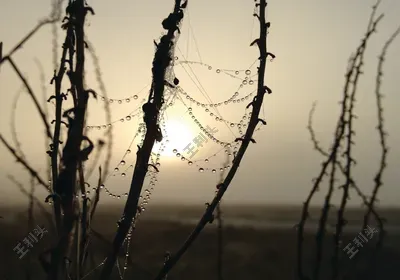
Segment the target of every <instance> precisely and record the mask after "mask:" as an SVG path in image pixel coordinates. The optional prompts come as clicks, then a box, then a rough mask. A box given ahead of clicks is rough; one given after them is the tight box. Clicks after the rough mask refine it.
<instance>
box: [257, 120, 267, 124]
mask: <svg viewBox="0 0 400 280" xmlns="http://www.w3.org/2000/svg"><path fill="white" fill-rule="evenodd" d="M258 121H259V122H261V123H262V124H263V125H267V122H266V121H264V120H263V119H258Z"/></svg>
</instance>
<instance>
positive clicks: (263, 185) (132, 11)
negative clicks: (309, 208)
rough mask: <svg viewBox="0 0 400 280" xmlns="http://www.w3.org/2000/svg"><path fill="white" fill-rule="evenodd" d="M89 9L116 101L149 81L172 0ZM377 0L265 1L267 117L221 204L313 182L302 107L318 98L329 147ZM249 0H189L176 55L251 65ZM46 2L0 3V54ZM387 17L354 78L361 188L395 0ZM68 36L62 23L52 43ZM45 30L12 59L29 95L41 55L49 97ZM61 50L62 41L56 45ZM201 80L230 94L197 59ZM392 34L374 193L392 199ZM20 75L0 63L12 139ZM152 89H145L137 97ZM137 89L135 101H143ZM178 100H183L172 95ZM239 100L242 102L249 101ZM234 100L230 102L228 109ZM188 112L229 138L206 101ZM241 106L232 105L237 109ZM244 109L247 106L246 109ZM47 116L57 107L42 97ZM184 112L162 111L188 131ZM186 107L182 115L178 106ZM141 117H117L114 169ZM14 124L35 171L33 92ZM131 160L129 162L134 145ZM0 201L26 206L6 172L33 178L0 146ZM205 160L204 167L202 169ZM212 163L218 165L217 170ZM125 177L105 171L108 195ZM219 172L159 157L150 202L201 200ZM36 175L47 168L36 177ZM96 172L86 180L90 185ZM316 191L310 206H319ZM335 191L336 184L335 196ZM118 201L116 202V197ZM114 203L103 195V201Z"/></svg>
mask: <svg viewBox="0 0 400 280" xmlns="http://www.w3.org/2000/svg"><path fill="white" fill-rule="evenodd" d="M87 2H88V4H89V5H91V6H93V8H94V10H95V12H96V16H94V17H90V16H89V17H88V21H87V25H86V30H87V35H88V38H89V39H90V42H91V43H92V44H93V45H94V47H95V50H96V53H97V55H98V57H99V58H100V65H101V70H102V73H103V78H104V81H105V84H106V88H107V92H108V95H109V97H110V98H113V99H123V98H125V97H127V96H132V95H134V94H136V93H137V92H139V91H140V90H141V89H142V88H143V87H145V86H146V85H147V84H149V83H150V81H151V63H152V59H153V56H154V47H153V46H154V45H153V40H154V39H157V38H158V37H159V36H160V35H161V31H162V27H161V21H162V19H164V17H165V15H166V12H168V11H170V10H171V9H172V5H173V3H172V2H171V1H157V9H155V8H154V2H153V1H128V0H123V1H122V0H121V1H118V4H116V3H115V2H112V1H98V0H88V1H87ZM374 3H375V1H374V0H368V1H365V0H353V1H345V0H340V1H318V0H308V1H289V0H279V1H278V0H275V1H273V0H272V1H269V3H268V8H267V11H268V13H267V20H268V21H270V22H271V31H270V34H269V36H268V50H269V51H271V52H273V53H274V54H275V55H276V56H277V58H276V59H275V60H274V61H273V62H270V63H268V65H267V74H266V84H267V85H268V86H269V87H270V88H271V89H272V90H273V93H272V94H271V95H266V98H265V101H264V109H263V111H264V114H265V119H266V121H267V123H268V125H267V126H264V127H262V129H261V131H258V132H257V133H256V134H255V136H254V138H255V139H256V141H257V144H255V145H250V147H249V149H248V151H247V153H246V155H245V157H244V159H243V161H242V163H241V165H240V168H239V171H238V173H237V175H236V177H235V179H234V180H233V182H232V184H231V186H230V187H229V189H228V191H227V193H226V195H225V196H224V201H225V202H227V203H246V204H249V203H250V204H297V205H300V204H301V203H302V202H303V201H304V200H305V197H306V195H307V194H308V192H309V190H310V188H311V179H312V178H313V177H314V176H316V174H317V172H318V171H319V169H320V164H321V162H322V160H323V158H322V157H321V156H320V155H319V154H318V153H317V152H316V151H314V150H313V146H312V143H311V141H310V137H309V133H308V131H307V129H306V126H307V122H308V114H309V111H310V109H311V105H312V103H313V102H314V101H318V106H317V109H316V113H315V118H314V129H315V132H316V134H317V137H318V138H319V140H320V143H321V145H322V146H323V147H325V148H326V149H327V148H328V147H329V145H330V144H331V141H332V137H333V131H334V128H335V125H336V122H337V117H338V114H339V104H338V102H339V101H340V100H341V98H342V89H343V84H344V73H345V70H346V66H347V61H348V58H349V56H350V54H351V53H352V52H353V51H354V50H355V48H356V46H357V45H358V43H359V41H360V40H361V38H362V36H363V35H364V33H365V31H366V28H367V23H368V18H369V15H370V12H371V6H372V5H373V4H374ZM253 9H254V3H253V1H243V0H221V1H211V0H207V1H194V0H192V1H190V3H189V8H188V13H187V14H186V15H185V20H184V22H183V25H182V28H181V30H182V34H181V36H180V38H179V41H178V46H179V48H180V50H181V51H182V53H177V54H176V55H177V56H178V57H179V59H180V60H185V59H186V60H191V61H202V62H203V63H206V64H209V65H213V70H215V69H217V68H221V69H247V68H248V67H249V66H250V65H251V64H252V63H253V62H254V60H255V59H257V57H258V49H257V48H256V47H249V45H250V43H251V42H252V41H253V40H254V39H255V38H257V36H258V25H257V22H255V21H254V19H253V17H252V14H253ZM49 11H50V1H47V0H40V1H22V0H3V1H2V3H1V14H2V16H1V17H0V26H1V28H0V41H2V42H3V53H4V54H7V53H8V51H9V50H10V49H11V48H12V47H14V45H15V44H16V43H17V42H19V40H20V39H21V38H22V37H23V36H25V35H26V34H27V33H28V32H29V31H30V30H31V28H32V27H33V26H34V25H35V24H36V23H37V22H38V20H39V19H41V18H44V17H45V16H47V15H48V13H49ZM379 11H380V12H383V13H384V14H385V17H384V19H383V21H382V22H381V23H380V24H379V26H378V33H377V34H375V35H374V36H373V38H372V40H371V41H370V43H369V44H368V49H367V53H366V57H365V66H364V73H365V74H364V75H363V77H362V79H361V83H360V86H359V91H358V97H357V103H356V114H357V115H358V119H357V120H356V121H355V123H356V126H355V130H356V133H357V135H356V139H355V142H356V146H355V148H354V152H355V154H354V155H355V158H356V159H357V162H358V164H357V166H356V167H355V171H354V174H355V175H354V177H355V178H356V180H357V183H358V185H359V186H360V187H361V188H362V190H363V191H364V192H365V193H367V194H368V193H370V191H371V190H372V187H373V178H374V176H375V173H376V171H377V170H378V164H379V162H378V159H379V155H380V150H379V142H378V134H377V133H376V129H375V127H376V125H377V120H376V115H377V112H376V105H375V95H374V86H375V75H376V66H377V62H378V59H377V57H378V55H379V54H380V51H381V48H382V47H383V44H384V42H385V41H386V40H387V39H388V38H389V36H390V35H391V34H392V33H393V32H394V30H395V29H396V28H397V27H398V25H399V24H400V22H399V18H398V14H399V11H400V2H399V1H396V0H385V1H383V2H382V5H381V6H380V9H379ZM63 36H64V33H62V32H61V29H60V30H59V40H58V44H59V46H60V42H61V40H62V38H63ZM51 40H52V39H51V28H50V26H47V27H45V28H43V29H42V30H41V31H40V32H39V33H38V34H36V35H35V36H34V37H33V38H32V39H31V40H30V41H29V42H28V43H27V44H26V45H25V46H24V48H23V49H21V50H19V51H18V52H17V53H16V54H15V55H14V56H13V57H14V59H15V61H16V63H17V64H18V65H19V66H20V68H21V69H22V71H23V73H25V74H26V76H27V77H28V80H29V82H30V84H31V85H32V87H33V88H34V90H35V92H36V93H37V94H38V95H39V94H41V91H40V90H41V86H42V85H41V82H40V72H39V70H38V66H37V64H36V60H39V61H40V62H41V64H42V65H43V69H44V73H45V75H46V76H45V81H46V83H45V86H46V90H47V96H50V95H51V94H52V90H53V87H52V85H50V83H49V82H50V79H51V78H52V75H53V70H54V69H52V68H53V67H52V54H51V52H52V50H51V48H52V45H51ZM59 51H61V48H59ZM86 65H87V66H86V69H87V81H86V82H87V84H88V85H89V87H92V88H95V89H96V88H97V83H96V80H95V76H94V74H93V73H94V68H93V66H92V64H91V63H90V62H89V63H87V64H86ZM179 67H180V66H177V67H176V70H175V71H176V73H177V76H178V77H179V79H180V80H181V82H182V87H183V88H184V89H185V90H186V91H187V92H190V94H191V95H192V96H193V97H195V98H196V99H198V100H201V101H203V102H206V101H205V100H204V99H203V97H202V95H201V94H200V93H199V92H196V90H197V88H196V87H195V86H194V85H193V83H192V82H191V80H190V79H189V78H188V77H187V76H185V72H184V71H182V69H180V68H179ZM193 70H194V71H195V72H196V73H197V75H198V78H199V79H200V81H201V83H202V85H203V86H204V88H205V89H206V90H207V93H208V95H209V96H210V97H211V99H212V101H213V102H221V101H223V100H225V99H227V98H229V97H230V96H231V95H232V92H234V91H235V89H236V88H237V86H238V82H237V81H235V80H232V79H229V78H226V77H221V75H218V74H216V73H215V71H207V70H205V69H204V67H201V66H193ZM399 71H400V42H398V41H396V42H395V43H394V44H393V45H392V47H391V49H390V51H389V54H388V57H387V61H386V62H385V65H384V78H383V86H382V92H383V94H384V95H385V99H384V100H383V104H384V109H385V112H384V115H385V125H386V128H387V131H388V133H389V137H388V146H389V147H390V152H389V156H388V167H387V169H386V170H385V173H384V178H383V180H384V186H383V187H382V188H381V190H380V193H379V199H380V205H385V206H398V201H399V198H400V188H399V176H400V175H399V166H400V147H399V143H400V130H399V122H398V117H397V116H398V106H399V104H400V95H399V83H400V82H399V79H398V78H399V76H398V73H399ZM20 88H21V82H20V80H19V79H18V77H17V76H16V75H15V73H14V72H13V71H12V70H11V69H10V67H9V65H8V64H7V63H6V64H5V65H3V66H2V69H1V72H0V92H1V93H2V94H1V95H0V112H1V113H0V114H1V118H0V131H1V133H2V134H3V135H4V136H5V137H6V138H7V139H11V133H10V120H11V117H10V116H11V112H12V104H13V100H14V96H15V94H16V93H17V92H18V91H19V89H20ZM147 94H148V91H147V90H146V91H144V92H141V95H139V97H140V98H143V97H146V96H147ZM140 98H139V100H140ZM89 103H90V105H89V118H88V125H91V124H96V125H97V124H104V123H105V122H106V120H105V114H104V112H103V105H102V101H101V100H98V101H95V100H94V99H91V100H90V102H89ZM115 103H116V102H114V103H113V104H111V110H112V120H119V119H120V118H121V117H123V116H125V115H126V114H128V113H129V112H131V111H132V110H134V109H135V108H136V107H137V106H136V105H135V103H134V102H130V103H129V104H121V105H119V104H115ZM177 103H179V102H177ZM246 104H247V103H246ZM246 104H243V103H242V104H240V106H239V107H236V108H239V109H234V108H230V107H229V106H228V107H227V108H228V109H221V110H220V112H221V114H222V115H223V116H224V118H226V119H229V120H233V121H235V122H237V121H238V120H240V118H241V116H242V111H243V107H244V106H245V105H246ZM229 108H230V109H229ZM193 110H194V113H195V114H196V112H199V113H197V115H199V116H201V122H202V123H204V124H208V125H209V126H210V127H218V130H219V131H218V132H217V134H216V137H217V138H219V139H222V140H223V141H227V142H230V141H232V140H234V139H235V137H234V136H233V135H232V134H231V133H230V132H229V130H227V129H226V127H224V126H222V125H221V124H216V123H215V122H214V121H213V119H212V118H209V117H208V116H206V115H205V114H202V113H204V110H202V109H201V108H198V107H196V106H193ZM239 110H240V111H239ZM243 112H244V111H243ZM49 113H50V115H51V114H53V113H54V109H53V108H52V107H51V105H49ZM186 113H187V112H186V110H185V108H183V107H179V106H178V105H177V106H176V107H174V108H172V109H169V112H168V118H169V119H174V120H179V121H180V122H181V123H182V124H183V125H184V126H186V127H187V129H188V130H191V131H192V132H191V133H192V135H193V136H196V135H197V134H198V132H199V130H198V129H197V127H196V126H195V124H194V123H193V121H192V120H191V119H190V117H189V116H188V115H187V114H186ZM185 114H186V115H185ZM137 124H138V122H137V121H132V122H125V123H117V124H116V125H115V126H114V148H113V158H112V165H111V168H112V169H113V168H114V166H115V165H117V164H118V162H119V161H120V159H121V157H122V156H123V154H124V153H125V151H126V149H127V147H128V145H129V143H130V141H131V138H132V136H133V135H134V133H135V131H136V129H137ZM16 125H17V132H18V136H19V139H20V141H21V145H22V149H23V150H24V151H25V153H26V155H27V159H28V161H29V162H30V163H31V164H32V165H33V166H34V167H36V168H37V169H38V170H39V171H40V173H41V174H45V170H46V157H47V155H46V154H45V151H46V147H45V145H44V133H43V131H44V129H43V126H42V124H41V123H40V119H39V117H38V114H37V112H36V111H35V108H34V107H33V105H32V102H31V99H30V98H29V96H28V95H27V94H26V93H25V92H23V93H22V95H21V98H20V99H19V101H18V109H17V118H16ZM102 133H103V132H102V131H98V132H97V131H94V132H93V131H90V132H88V135H89V136H90V137H91V138H93V139H94V140H95V139H99V138H102ZM133 147H134V148H133V150H132V153H131V155H130V160H132V161H133V162H134V158H135V151H136V150H135V149H136V148H135V147H136V145H134V146H133ZM219 150H220V148H219V147H218V146H216V145H214V144H211V143H210V142H209V143H208V144H207V145H206V146H205V147H204V148H202V149H200V151H199V153H198V154H196V158H195V159H204V158H206V157H208V156H210V155H213V154H214V153H216V152H218V151H219ZM0 158H1V160H0V186H1V188H0V203H1V204H2V205H15V204H19V203H26V202H27V199H26V197H25V196H22V195H21V194H20V192H19V191H18V190H17V189H16V187H15V186H14V185H13V184H12V183H11V182H10V181H9V180H8V179H7V175H8V174H12V175H13V176H15V177H16V178H18V180H19V181H20V182H22V183H26V184H27V185H28V184H29V176H28V174H27V172H26V171H25V170H24V169H23V168H22V167H21V166H20V165H19V164H18V163H16V162H15V160H14V158H13V157H12V156H11V155H10V153H9V152H8V151H7V150H6V149H5V148H4V147H3V146H0ZM224 161H225V157H224V154H223V153H222V154H219V156H217V157H215V160H213V161H210V163H208V165H209V166H215V168H219V167H220V166H221V165H222V164H223V162H224ZM209 166H208V167H209ZM213 168H214V167H213ZM131 176H132V174H131V173H128V174H127V176H126V177H124V178H122V177H121V176H116V177H111V178H110V179H109V180H107V182H106V186H107V188H109V189H110V190H111V191H113V192H115V193H125V192H127V191H128V190H129V185H130V179H131ZM218 176H219V174H218V172H217V174H212V173H211V172H204V173H199V171H198V168H195V167H190V166H188V165H187V164H186V163H184V162H182V161H181V160H179V158H176V157H174V156H167V155H164V156H162V157H161V166H160V175H159V177H158V183H157V185H156V186H155V189H154V192H153V194H152V200H151V201H150V204H152V203H169V202H178V203H180V204H189V203H204V202H206V201H208V200H209V199H210V198H211V197H212V196H213V192H214V190H215V184H216V182H217V180H218V178H219V177H218ZM43 177H44V176H43ZM96 177H97V174H94V175H93V176H92V177H91V180H90V181H89V182H90V183H91V184H95V183H96V181H97V178H96ZM324 193H325V192H324V191H321V192H319V193H318V194H317V196H316V198H315V199H314V200H313V203H314V204H320V203H321V201H322V199H323V195H324ZM36 195H37V197H39V198H40V199H43V200H44V198H45V197H46V192H45V191H44V190H43V188H41V187H39V188H37V192H36ZM339 195H340V196H341V192H336V195H335V196H334V197H335V198H336V200H335V198H334V201H337V199H338V197H339ZM350 196H351V198H352V200H351V201H350V202H349V204H350V205H353V206H357V205H360V203H361V201H360V200H359V199H358V198H357V197H356V195H355V194H353V193H352V194H351V195H350ZM121 200H122V199H121ZM108 203H122V201H118V200H116V199H113V198H109V197H108V196H103V197H102V198H101V200H100V204H108Z"/></svg>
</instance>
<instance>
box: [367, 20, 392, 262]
mask: <svg viewBox="0 0 400 280" xmlns="http://www.w3.org/2000/svg"><path fill="white" fill-rule="evenodd" d="M399 34H400V27H398V28H397V29H396V31H395V32H394V33H393V34H392V35H391V36H390V38H389V39H388V40H387V41H386V43H385V44H384V46H383V48H382V51H381V54H380V56H379V62H378V67H377V73H376V81H375V97H376V107H377V117H378V126H377V127H376V129H377V130H378V134H379V140H380V146H381V158H380V165H379V169H378V171H377V174H376V175H375V178H374V183H375V186H374V189H373V191H372V196H371V198H370V200H369V202H368V204H367V206H368V207H367V210H366V213H365V216H364V221H363V229H365V228H366V227H367V225H368V223H369V219H370V216H371V213H372V214H373V215H374V216H375V213H374V212H375V211H374V203H375V201H376V200H377V195H378V191H379V188H380V187H381V186H382V185H383V182H382V176H383V172H384V170H385V168H386V166H387V154H388V151H389V147H388V146H387V142H386V138H387V132H386V131H385V127H384V118H383V105H382V99H383V95H382V93H381V86H382V76H383V64H384V61H385V57H386V54H387V51H388V49H389V47H390V45H391V44H392V43H393V41H394V40H395V39H396V37H397V36H398V35H399ZM378 225H379V227H380V230H379V232H378V242H377V244H376V247H377V250H378V249H379V248H380V247H381V246H382V243H383V238H384V236H385V232H384V231H383V221H382V220H381V219H380V220H378ZM376 258H377V254H376V253H375V254H374V255H373V258H372V260H371V264H372V267H375V263H376Z"/></svg>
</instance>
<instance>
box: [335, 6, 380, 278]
mask: <svg viewBox="0 0 400 280" xmlns="http://www.w3.org/2000/svg"><path fill="white" fill-rule="evenodd" d="M376 9H377V6H374V8H373V11H376ZM374 15H375V13H374V12H373V16H374ZM382 17H383V15H380V16H379V17H378V18H377V19H376V20H374V18H373V17H371V19H370V24H369V27H370V29H369V30H368V31H367V34H366V36H365V37H364V39H363V41H362V43H361V45H360V47H359V50H358V53H359V55H358V57H355V60H358V61H357V63H356V65H355V66H354V72H355V73H354V77H353V81H352V84H353V88H352V92H351V95H350V105H349V108H348V112H347V115H348V119H347V123H346V124H347V135H346V138H347V143H346V146H347V147H346V151H345V152H344V155H345V158H346V167H345V177H346V182H345V184H344V185H343V195H342V200H341V203H340V208H339V211H338V215H337V217H338V218H337V224H336V233H335V247H336V248H335V251H334V255H333V279H337V277H338V275H339V272H338V271H339V268H338V264H339V252H340V250H341V248H340V240H341V237H342V232H343V227H344V226H345V225H346V224H347V221H346V220H345V219H344V211H345V208H346V204H347V201H348V200H349V197H348V196H349V188H350V186H351V184H352V178H351V170H352V167H353V165H354V164H356V161H355V159H354V157H353V156H352V146H353V145H354V144H355V143H354V141H353V136H354V135H355V132H354V129H353V120H354V118H356V115H355V114H354V112H353V111H354V106H355V105H354V104H355V96H356V93H357V85H358V80H359V77H360V75H361V74H362V71H361V67H362V66H363V64H364V53H365V49H366V44H367V40H368V38H369V36H370V35H371V34H372V33H373V32H376V25H377V24H378V22H379V21H380V20H381V19H382Z"/></svg>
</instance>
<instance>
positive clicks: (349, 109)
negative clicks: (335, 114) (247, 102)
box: [297, 5, 383, 280]
mask: <svg viewBox="0 0 400 280" xmlns="http://www.w3.org/2000/svg"><path fill="white" fill-rule="evenodd" d="M376 8H377V5H376V6H374V7H373V10H372V14H371V17H370V21H369V24H368V27H369V28H368V30H367V33H366V35H365V36H364V38H363V40H362V42H361V44H360V46H358V48H357V51H356V53H355V54H354V56H353V57H351V59H350V61H349V67H348V70H347V73H346V80H345V86H344V91H343V99H342V102H341V103H342V109H341V114H340V116H339V120H338V123H337V127H336V132H335V138H334V141H333V145H332V148H331V152H330V154H328V153H327V152H325V151H323V149H322V148H321V147H320V146H319V144H318V142H317V140H316V138H315V134H314V133H313V130H312V127H311V118H312V114H313V112H314V110H315V104H314V106H313V109H312V110H311V112H310V117H309V125H308V129H309V131H310V134H311V138H312V141H313V144H314V148H315V149H316V150H317V151H319V152H320V153H321V154H323V155H325V156H326V157H327V160H326V161H325V162H324V163H323V164H322V168H321V171H320V173H319V175H318V176H317V177H316V178H314V179H313V181H314V184H313V187H312V189H311V191H310V194H309V195H308V197H307V199H306V201H305V202H304V207H303V211H302V214H301V219H300V222H299V224H298V225H297V230H298V233H297V243H298V244H297V274H298V277H299V279H301V280H306V279H310V278H309V277H306V276H305V275H304V271H303V260H302V258H303V239H304V237H303V236H304V226H305V223H306V220H307V218H308V217H309V212H308V209H309V204H310V202H311V199H312V198H313V196H314V194H315V193H316V192H317V191H318V190H319V187H320V184H321V182H322V180H323V177H324V176H325V175H327V169H328V167H329V165H331V171H330V180H329V189H328V193H327V195H326V197H325V203H324V206H323V209H322V214H321V217H320V221H319V227H318V232H317V236H316V242H317V256H316V265H315V267H314V279H315V280H317V279H318V278H319V272H320V265H321V258H322V245H323V238H324V235H325V230H326V229H325V227H326V221H327V217H328V213H329V209H330V206H331V205H330V199H331V197H332V193H333V189H334V182H335V170H336V165H338V164H339V161H338V158H337V153H338V151H339V149H340V146H341V142H342V140H343V138H344V137H345V132H346V129H347V135H346V138H347V142H346V144H347V148H346V151H345V153H344V155H345V156H346V159H347V164H346V168H344V169H343V168H342V169H341V170H342V171H343V172H344V175H345V177H346V182H345V184H344V185H343V189H344V192H343V196H342V201H341V206H340V208H339V211H338V222H337V225H336V233H335V238H334V239H335V251H334V256H333V262H332V267H333V275H332V277H333V279H337V277H338V252H339V249H340V243H339V241H340V238H341V233H342V229H343V226H344V225H345V223H346V222H345V220H344V209H345V207H346V202H347V200H348V191H349V187H350V186H351V185H352V184H353V182H354V181H353V180H352V178H351V167H352V165H353V163H354V162H355V160H354V159H353V158H352V157H351V145H352V144H353V141H352V136H353V135H354V131H353V129H352V120H353V118H354V117H355V115H354V113H353V108H354V102H355V93H356V89H357V82H358V78H359V76H360V75H361V73H362V72H361V66H362V65H363V55H364V51H365V49H366V44H367V41H368V39H369V38H370V36H371V35H372V33H373V32H374V31H375V27H376V25H377V23H378V22H379V21H380V20H381V18H382V16H383V15H381V16H379V17H378V18H377V19H376V20H374V16H375V12H376Z"/></svg>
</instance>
